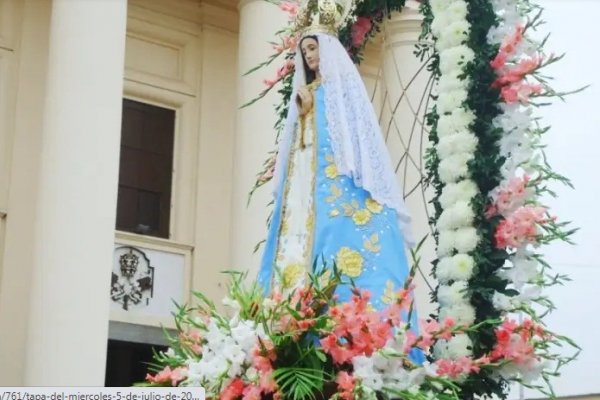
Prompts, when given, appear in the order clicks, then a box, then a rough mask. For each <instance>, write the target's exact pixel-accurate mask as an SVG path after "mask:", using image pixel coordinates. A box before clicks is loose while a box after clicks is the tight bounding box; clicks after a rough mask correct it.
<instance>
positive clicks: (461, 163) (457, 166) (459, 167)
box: [438, 153, 473, 183]
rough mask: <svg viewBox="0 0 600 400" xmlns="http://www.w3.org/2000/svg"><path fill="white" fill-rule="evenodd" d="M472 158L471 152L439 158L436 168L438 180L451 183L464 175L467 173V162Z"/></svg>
mask: <svg viewBox="0 0 600 400" xmlns="http://www.w3.org/2000/svg"><path fill="white" fill-rule="evenodd" d="M472 159H473V154H472V153H462V154H455V155H453V156H451V157H448V158H445V159H443V160H441V161H440V165H439V169H438V173H439V175H440V180H441V181H442V182H444V183H451V182H456V181H458V180H459V179H461V178H464V177H466V176H467V175H468V174H469V168H468V165H467V163H468V162H469V161H471V160H472Z"/></svg>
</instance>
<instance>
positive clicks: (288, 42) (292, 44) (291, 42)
mask: <svg viewBox="0 0 600 400" xmlns="http://www.w3.org/2000/svg"><path fill="white" fill-rule="evenodd" d="M297 44H298V37H297V36H285V37H284V38H283V47H284V48H286V49H290V50H293V49H295V48H296V45H297Z"/></svg>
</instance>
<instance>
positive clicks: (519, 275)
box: [498, 257, 540, 290]
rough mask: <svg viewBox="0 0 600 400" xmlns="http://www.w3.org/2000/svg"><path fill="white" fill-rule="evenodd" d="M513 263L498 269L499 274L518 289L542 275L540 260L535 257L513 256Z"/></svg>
mask: <svg viewBox="0 0 600 400" xmlns="http://www.w3.org/2000/svg"><path fill="white" fill-rule="evenodd" d="M511 264H512V267H509V268H503V269H502V270H500V271H498V276H500V277H501V278H504V279H507V280H508V281H510V282H511V283H512V284H513V285H514V286H515V288H516V289H517V290H521V288H522V287H523V285H524V284H526V283H529V282H531V281H532V280H534V279H536V278H537V277H538V276H539V275H540V273H539V271H538V262H537V261H536V260H534V259H529V258H524V257H523V258H521V257H513V258H512V259H511Z"/></svg>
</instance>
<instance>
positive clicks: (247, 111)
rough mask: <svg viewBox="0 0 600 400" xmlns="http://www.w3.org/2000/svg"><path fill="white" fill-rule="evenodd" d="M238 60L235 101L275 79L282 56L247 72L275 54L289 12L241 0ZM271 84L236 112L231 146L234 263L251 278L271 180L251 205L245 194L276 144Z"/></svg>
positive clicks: (274, 96) (274, 98)
mask: <svg viewBox="0 0 600 400" xmlns="http://www.w3.org/2000/svg"><path fill="white" fill-rule="evenodd" d="M239 10H240V35H239V53H238V56H239V57H238V63H239V64H238V65H239V76H240V81H239V85H238V103H239V104H240V105H242V104H244V103H246V102H247V101H249V100H251V99H252V98H254V97H255V96H256V95H258V94H259V93H260V92H261V91H263V90H264V89H265V85H264V83H263V80H264V79H273V78H274V77H275V76H276V71H277V69H278V68H279V67H280V66H281V65H282V63H283V57H281V58H280V59H279V60H276V61H275V62H274V63H273V64H272V65H271V66H270V67H267V68H263V69H261V70H259V71H256V72H254V73H253V74H251V75H248V76H242V75H243V74H244V73H245V72H247V71H248V70H250V69H251V68H253V67H255V66H256V65H258V64H259V63H261V62H263V61H265V60H266V59H267V57H268V56H269V55H271V54H272V53H273V49H272V48H271V45H270V44H269V43H268V42H269V41H275V39H276V37H275V32H277V31H278V30H279V29H281V28H282V27H283V26H285V24H286V23H287V15H286V14H285V13H284V12H282V11H281V10H279V9H278V8H277V7H276V6H275V5H273V4H270V3H268V2H265V1H262V0H242V1H241V2H240V4H239ZM276 92H277V87H275V88H274V89H273V90H272V91H271V93H270V94H269V95H267V97H265V98H263V99H261V100H260V101H258V102H257V103H255V104H253V105H252V106H250V107H248V108H244V109H240V110H239V111H238V118H237V128H236V138H235V151H234V160H233V199H232V236H231V238H232V257H231V260H232V264H233V265H232V266H233V267H234V268H237V269H240V270H243V271H246V270H249V271H250V275H249V278H250V279H254V277H255V273H256V271H257V267H258V265H259V262H260V256H261V254H262V248H261V251H259V252H257V253H255V254H253V250H254V247H255V245H256V244H257V243H258V242H260V241H261V240H263V239H264V238H265V237H266V233H267V226H266V220H267V217H268V213H269V210H270V209H269V208H267V204H268V203H269V202H270V200H271V198H272V196H271V187H272V185H271V183H269V184H267V185H265V186H263V187H262V188H261V189H259V190H258V191H257V192H256V193H255V194H254V196H253V197H252V201H251V202H250V204H249V205H247V202H248V193H249V192H250V190H251V189H252V185H253V184H254V181H255V179H256V174H257V173H258V172H259V171H260V170H261V168H262V163H263V161H265V160H266V158H267V156H268V152H269V151H270V150H273V149H275V134H276V132H275V129H274V128H273V125H274V124H275V121H276V114H275V107H274V104H275V103H276V102H278V101H279V100H280V97H279V95H278V94H277V93H276Z"/></svg>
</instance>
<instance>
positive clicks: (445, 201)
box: [430, 0, 479, 360]
mask: <svg viewBox="0 0 600 400" xmlns="http://www.w3.org/2000/svg"><path fill="white" fill-rule="evenodd" d="M430 4H431V11H432V13H433V22H432V24H431V32H432V34H433V35H434V37H436V38H438V40H436V41H435V49H436V51H437V52H438V54H439V69H440V78H439V81H438V90H439V93H440V94H439V96H438V98H437V103H436V111H437V112H438V113H439V115H440V117H439V120H438V122H437V136H438V141H437V144H436V147H435V150H434V151H435V152H436V154H437V157H438V160H439V164H438V170H437V171H438V176H439V181H440V183H441V184H442V185H443V189H442V191H441V195H440V197H439V206H440V210H441V213H440V214H439V217H438V219H437V225H436V227H437V231H438V248H437V254H438V257H439V262H438V265H437V278H438V280H439V283H440V285H439V287H438V289H437V300H438V303H439V318H440V319H444V318H447V317H449V318H452V319H453V320H455V321H456V322H457V323H459V324H464V325H472V324H473V323H474V322H475V309H474V308H473V306H472V305H471V303H470V299H469V297H468V295H467V293H466V289H467V286H468V281H469V279H470V278H471V276H472V275H473V272H474V265H475V261H474V259H473V257H472V256H471V255H470V254H469V253H470V252H472V251H473V250H474V249H475V247H476V246H477V244H478V242H479V237H478V232H477V229H476V228H475V227H474V222H475V213H474V210H473V207H472V205H471V203H472V201H473V198H474V197H475V196H476V195H477V193H478V187H477V185H476V183H475V182H474V181H473V180H472V179H471V174H470V173H469V168H468V163H469V162H470V161H471V160H473V158H474V156H475V150H476V148H477V143H478V139H477V137H476V136H475V135H474V133H473V132H472V129H471V127H472V124H473V121H474V120H475V114H474V113H473V111H472V110H471V109H470V108H469V106H468V104H466V100H467V97H468V89H469V87H470V86H471V81H470V78H469V76H468V75H466V74H465V68H466V65H467V63H469V62H471V61H472V60H473V58H474V53H473V51H472V50H471V49H470V48H469V47H468V46H466V45H465V44H464V43H465V42H466V41H467V38H468V37H469V32H470V24H469V22H468V21H467V14H468V10H467V3H466V2H465V1H464V0H456V1H452V2H449V1H447V0H431V2H430ZM471 348H472V343H471V340H470V339H469V337H468V336H467V335H466V334H462V335H457V336H455V337H452V338H450V339H449V340H448V341H446V340H443V341H440V342H438V343H437V345H436V357H438V358H441V359H444V358H452V359H455V360H456V359H460V358H462V357H467V356H471V355H472V352H471Z"/></svg>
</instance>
